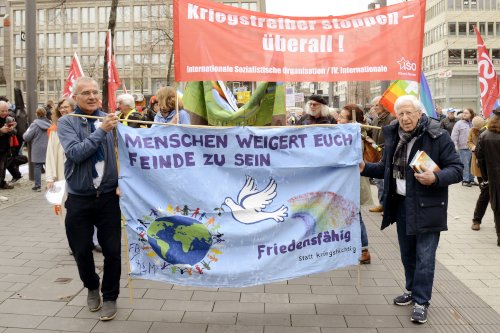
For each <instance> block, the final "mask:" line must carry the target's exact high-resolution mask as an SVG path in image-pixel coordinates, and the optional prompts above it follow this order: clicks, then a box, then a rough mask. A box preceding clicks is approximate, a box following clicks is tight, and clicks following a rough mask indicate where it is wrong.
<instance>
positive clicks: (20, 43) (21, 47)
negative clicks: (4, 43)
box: [14, 34, 25, 50]
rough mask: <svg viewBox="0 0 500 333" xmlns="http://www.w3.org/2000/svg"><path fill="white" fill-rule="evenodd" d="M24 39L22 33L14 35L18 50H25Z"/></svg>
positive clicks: (15, 46) (15, 45)
mask: <svg viewBox="0 0 500 333" xmlns="http://www.w3.org/2000/svg"><path fill="white" fill-rule="evenodd" d="M24 43H25V42H24V41H22V40H21V34H15V35H14V48H15V49H16V50H24V48H25V45H24Z"/></svg>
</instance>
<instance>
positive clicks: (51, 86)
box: [47, 80, 57, 92]
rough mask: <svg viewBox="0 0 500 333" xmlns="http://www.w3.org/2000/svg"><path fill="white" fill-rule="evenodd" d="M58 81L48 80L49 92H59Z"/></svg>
mask: <svg viewBox="0 0 500 333" xmlns="http://www.w3.org/2000/svg"><path fill="white" fill-rule="evenodd" d="M56 82H57V80H47V91H48V92H55V91H57V83H56Z"/></svg>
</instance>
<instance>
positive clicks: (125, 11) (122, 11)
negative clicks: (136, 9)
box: [116, 6, 130, 23]
mask: <svg viewBox="0 0 500 333" xmlns="http://www.w3.org/2000/svg"><path fill="white" fill-rule="evenodd" d="M116 21H117V22H121V23H123V22H125V23H128V22H130V7H124V6H118V8H117V9H116Z"/></svg>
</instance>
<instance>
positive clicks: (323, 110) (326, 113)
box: [306, 100, 330, 117]
mask: <svg viewBox="0 0 500 333" xmlns="http://www.w3.org/2000/svg"><path fill="white" fill-rule="evenodd" d="M313 102H315V101H313ZM316 103H317V102H316ZM309 104H311V100H309V101H307V103H306V114H309V115H312V112H311V107H310V106H309ZM319 104H320V105H321V113H320V115H321V117H328V116H330V108H329V107H328V105H325V104H321V103H319Z"/></svg>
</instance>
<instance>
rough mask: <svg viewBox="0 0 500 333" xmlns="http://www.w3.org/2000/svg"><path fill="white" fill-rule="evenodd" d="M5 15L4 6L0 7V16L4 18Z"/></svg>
mask: <svg viewBox="0 0 500 333" xmlns="http://www.w3.org/2000/svg"><path fill="white" fill-rule="evenodd" d="M6 13H7V12H6V8H5V6H0V15H2V16H5V14H6Z"/></svg>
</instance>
